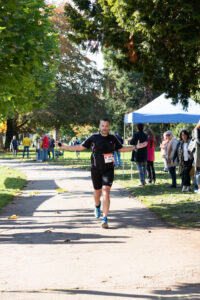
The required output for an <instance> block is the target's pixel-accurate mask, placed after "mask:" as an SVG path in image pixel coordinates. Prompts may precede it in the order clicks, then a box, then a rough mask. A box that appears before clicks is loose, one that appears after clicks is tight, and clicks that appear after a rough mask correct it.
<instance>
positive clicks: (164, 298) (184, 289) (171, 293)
mask: <svg viewBox="0 0 200 300" xmlns="http://www.w3.org/2000/svg"><path fill="white" fill-rule="evenodd" d="M9 293H15V294H20V293H24V294H35V295H40V297H42V294H49V296H50V295H51V294H55V297H56V295H66V296H68V295H71V296H75V295H76V296H77V295H78V296H79V297H80V296H81V295H88V296H93V297H94V298H93V299H95V296H98V299H99V297H102V299H106V297H113V299H114V298H115V297H117V299H120V298H122V299H124V298H126V299H141V300H156V299H159V300H178V299H181V300H186V299H187V300H189V299H193V300H197V299H200V284H181V285H176V286H173V287H172V288H171V290H167V289H165V290H164V289H163V290H154V291H152V292H151V293H146V294H144V292H143V294H138V293H137V294H135V293H134V294H133V293H132V294H130V293H123V292H121V293H119V292H107V291H95V290H84V289H81V288H74V289H42V290H30V291H27V290H24V291H23V290H20V291H19V290H13V291H6V292H5V293H3V294H9ZM55 299H56V298H55ZM80 299H81V298H80ZM84 299H85V298H84ZM90 299H91V297H90Z"/></svg>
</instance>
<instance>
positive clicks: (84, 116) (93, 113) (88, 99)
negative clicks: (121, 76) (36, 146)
mask: <svg viewBox="0 0 200 300" xmlns="http://www.w3.org/2000/svg"><path fill="white" fill-rule="evenodd" d="M52 21H53V24H54V27H55V30H56V31H57V32H58V34H59V40H60V48H59V52H60V56H59V59H58V62H59V65H58V69H57V74H56V89H55V92H54V95H53V97H52V100H51V101H49V103H48V104H47V105H46V107H44V108H40V109H36V110H34V111H33V112H31V113H29V114H27V115H24V116H21V119H22V120H21V122H20V123H22V124H23V123H24V124H25V127H23V130H24V128H27V127H28V128H29V129H31V130H32V131H33V132H34V131H37V130H38V128H40V129H41V128H43V129H44V130H48V129H52V128H55V129H62V131H64V130H66V131H67V130H69V129H70V128H73V127H74V126H77V125H87V124H90V125H97V124H98V122H99V118H101V117H102V116H104V114H105V105H104V101H103V100H102V99H101V97H100V94H101V91H102V82H103V75H102V74H101V72H99V71H98V70H97V68H96V65H95V64H94V62H92V61H91V60H90V59H88V58H87V57H86V55H85V53H83V51H80V49H79V47H78V46H76V45H75V44H73V43H72V42H70V41H69V39H68V37H67V35H66V33H67V32H69V31H70V27H69V24H68V22H67V18H66V16H65V15H64V13H63V9H62V6H61V7H57V8H56V9H55V10H54V16H53V18H52ZM27 121H28V122H27Z"/></svg>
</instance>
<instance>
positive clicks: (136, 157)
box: [130, 123, 148, 186]
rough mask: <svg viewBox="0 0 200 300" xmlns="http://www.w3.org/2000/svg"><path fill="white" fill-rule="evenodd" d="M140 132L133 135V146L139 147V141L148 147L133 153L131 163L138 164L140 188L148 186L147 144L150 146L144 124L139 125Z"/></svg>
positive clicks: (131, 142)
mask: <svg viewBox="0 0 200 300" xmlns="http://www.w3.org/2000/svg"><path fill="white" fill-rule="evenodd" d="M137 129H138V131H137V132H136V133H135V134H134V135H133V138H132V139H131V140H130V144H131V145H137V143H138V141H139V142H140V143H146V147H144V148H141V149H137V150H136V151H132V158H131V161H135V162H136V166H137V169H138V172H139V179H140V184H139V185H140V186H142V185H145V184H146V181H145V179H146V168H147V144H148V135H147V134H146V133H144V131H143V129H144V124H142V123H139V124H137Z"/></svg>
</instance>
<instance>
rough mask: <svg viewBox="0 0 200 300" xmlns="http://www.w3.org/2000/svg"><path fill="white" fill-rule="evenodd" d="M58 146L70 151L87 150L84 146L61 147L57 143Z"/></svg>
mask: <svg viewBox="0 0 200 300" xmlns="http://www.w3.org/2000/svg"><path fill="white" fill-rule="evenodd" d="M56 146H58V147H59V148H60V149H63V150H68V151H83V150H85V149H86V147H83V146H82V145H74V146H64V145H62V146H59V143H58V142H56Z"/></svg>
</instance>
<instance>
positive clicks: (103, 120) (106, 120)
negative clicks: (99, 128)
mask: <svg viewBox="0 0 200 300" xmlns="http://www.w3.org/2000/svg"><path fill="white" fill-rule="evenodd" d="M101 122H108V123H109V124H110V120H109V119H107V118H103V119H101V120H100V123H101Z"/></svg>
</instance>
